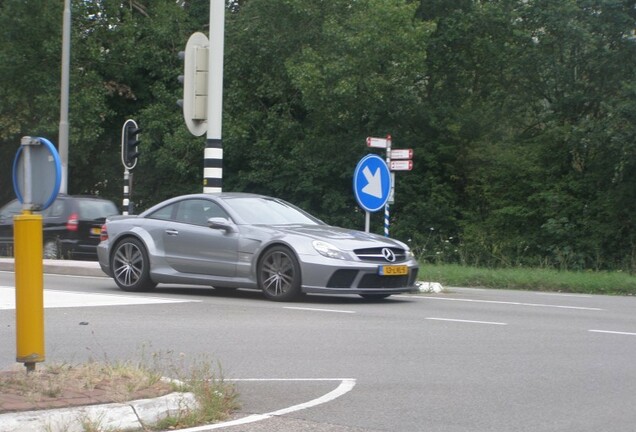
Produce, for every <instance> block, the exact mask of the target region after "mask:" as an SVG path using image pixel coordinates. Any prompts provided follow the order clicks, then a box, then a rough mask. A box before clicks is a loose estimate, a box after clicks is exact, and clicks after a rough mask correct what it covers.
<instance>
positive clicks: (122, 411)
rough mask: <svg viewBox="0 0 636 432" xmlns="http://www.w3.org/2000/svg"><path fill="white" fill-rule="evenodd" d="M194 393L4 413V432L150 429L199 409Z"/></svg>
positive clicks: (1, 424)
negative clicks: (87, 427) (164, 421)
mask: <svg viewBox="0 0 636 432" xmlns="http://www.w3.org/2000/svg"><path fill="white" fill-rule="evenodd" d="M196 407H197V402H196V399H195V397H194V394H192V393H179V392H175V393H170V394H168V395H165V396H161V397H158V398H155V399H139V400H136V401H131V402H126V403H111V404H104V405H89V406H82V407H77V408H59V409H53V410H42V411H22V412H17V413H7V414H0V432H15V431H18V430H19V431H20V432H41V431H47V432H84V431H86V430H87V429H86V428H85V426H90V427H91V430H93V429H92V428H95V430H146V429H145V428H146V427H147V426H149V425H154V424H157V423H158V422H159V421H161V420H163V419H165V418H167V417H169V416H176V415H178V414H179V413H181V412H183V411H188V410H192V409H195V408H196Z"/></svg>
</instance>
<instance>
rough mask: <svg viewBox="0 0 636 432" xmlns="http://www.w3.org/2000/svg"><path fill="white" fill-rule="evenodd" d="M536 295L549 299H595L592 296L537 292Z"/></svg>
mask: <svg viewBox="0 0 636 432" xmlns="http://www.w3.org/2000/svg"><path fill="white" fill-rule="evenodd" d="M534 294H535V295H539V296H548V297H574V298H593V297H594V296H593V295H591V294H574V293H553V292H535V293H534Z"/></svg>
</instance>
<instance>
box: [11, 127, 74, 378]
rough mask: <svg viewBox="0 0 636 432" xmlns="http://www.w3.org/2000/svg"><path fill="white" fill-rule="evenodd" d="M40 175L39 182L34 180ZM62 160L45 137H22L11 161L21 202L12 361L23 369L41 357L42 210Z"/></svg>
mask: <svg viewBox="0 0 636 432" xmlns="http://www.w3.org/2000/svg"><path fill="white" fill-rule="evenodd" d="M36 179H37V180H38V181H37V182H36V181H35V180H36ZM61 180H62V164H61V161H60V157H59V155H58V153H57V150H56V149H55V147H54V146H53V144H51V143H50V142H49V141H48V140H46V139H44V138H34V137H23V138H22V141H21V145H20V148H19V149H18V152H17V153H16V156H15V159H14V161H13V189H14V191H15V193H16V196H17V197H18V200H19V201H20V202H21V203H22V214H20V215H17V216H14V218H13V220H14V244H15V318H16V361H17V362H20V363H24V365H25V367H26V369H27V372H32V371H34V370H35V364H36V363H37V362H43V361H44V356H45V355H44V288H43V285H44V273H43V265H42V215H41V214H33V211H38V210H44V209H46V208H48V207H49V206H50V205H51V204H52V203H53V201H54V200H55V198H56V197H57V194H58V192H59V190H60V183H61Z"/></svg>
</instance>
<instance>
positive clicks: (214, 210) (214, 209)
mask: <svg viewBox="0 0 636 432" xmlns="http://www.w3.org/2000/svg"><path fill="white" fill-rule="evenodd" d="M213 217H222V218H226V219H227V218H228V216H227V213H225V211H224V210H223V209H222V208H221V207H219V206H218V204H216V203H213V202H212V201H208V200H204V199H189V200H184V201H181V202H179V207H178V209H177V214H176V216H175V220H176V221H177V222H182V223H187V224H193V225H201V226H206V225H207V222H208V219H210V218H213Z"/></svg>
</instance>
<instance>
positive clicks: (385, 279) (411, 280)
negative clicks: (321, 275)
mask: <svg viewBox="0 0 636 432" xmlns="http://www.w3.org/2000/svg"><path fill="white" fill-rule="evenodd" d="M358 273H359V271H358V270H345V269H341V270H336V271H335V272H334V273H333V274H332V275H331V277H330V278H329V282H327V288H358V289H382V288H407V287H412V286H413V285H415V279H416V278H417V269H412V270H411V271H410V272H409V274H408V275H404V276H382V275H379V274H373V273H369V274H365V275H362V277H361V278H360V280H359V281H358V283H357V285H356V284H355V282H356V278H357V277H358Z"/></svg>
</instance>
